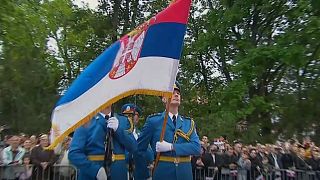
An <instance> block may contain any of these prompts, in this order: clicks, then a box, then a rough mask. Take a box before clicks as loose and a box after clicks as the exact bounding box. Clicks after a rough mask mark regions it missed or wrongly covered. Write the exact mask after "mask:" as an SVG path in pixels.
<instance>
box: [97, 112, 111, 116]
mask: <svg viewBox="0 0 320 180" xmlns="http://www.w3.org/2000/svg"><path fill="white" fill-rule="evenodd" d="M99 114H100V115H101V116H102V117H106V115H105V114H104V113H102V112H99ZM108 116H109V117H111V112H109V114H108Z"/></svg>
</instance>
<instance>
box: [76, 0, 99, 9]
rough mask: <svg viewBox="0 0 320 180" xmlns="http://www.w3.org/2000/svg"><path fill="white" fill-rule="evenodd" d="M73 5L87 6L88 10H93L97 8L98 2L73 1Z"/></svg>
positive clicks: (93, 0)
mask: <svg viewBox="0 0 320 180" xmlns="http://www.w3.org/2000/svg"><path fill="white" fill-rule="evenodd" d="M74 3H75V4H76V5H78V6H83V4H88V5H89V7H90V8H92V9H95V8H96V7H97V6H98V0H74Z"/></svg>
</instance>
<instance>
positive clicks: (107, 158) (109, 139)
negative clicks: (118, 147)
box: [103, 112, 114, 180]
mask: <svg viewBox="0 0 320 180" xmlns="http://www.w3.org/2000/svg"><path fill="white" fill-rule="evenodd" d="M111 117H113V112H111ZM107 122H108V121H106V126H107ZM107 131H108V132H107V134H106V141H105V151H104V152H105V153H104V161H103V167H104V168H105V170H106V174H107V177H108V180H110V179H111V169H110V168H111V164H112V154H113V153H112V152H113V148H114V147H113V133H114V132H113V129H111V128H108V130H107Z"/></svg>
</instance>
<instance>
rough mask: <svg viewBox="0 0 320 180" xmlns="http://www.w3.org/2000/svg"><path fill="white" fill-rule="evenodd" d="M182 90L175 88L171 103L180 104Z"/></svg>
mask: <svg viewBox="0 0 320 180" xmlns="http://www.w3.org/2000/svg"><path fill="white" fill-rule="evenodd" d="M180 98H181V96H180V91H178V90H174V91H173V94H172V97H171V103H170V104H171V105H180Z"/></svg>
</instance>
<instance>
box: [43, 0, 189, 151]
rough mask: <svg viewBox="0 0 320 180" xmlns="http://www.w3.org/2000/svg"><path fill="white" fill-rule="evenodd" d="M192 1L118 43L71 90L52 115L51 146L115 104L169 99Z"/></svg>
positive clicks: (175, 5) (184, 1)
mask: <svg viewBox="0 0 320 180" xmlns="http://www.w3.org/2000/svg"><path fill="white" fill-rule="evenodd" d="M190 4H191V0H176V1H175V2H172V3H171V4H170V5H169V6H168V7H167V8H166V9H164V10H163V11H161V12H160V13H158V14H157V15H156V16H154V17H153V18H151V19H150V20H149V21H147V22H145V23H143V24H142V25H140V26H139V27H137V28H136V29H135V30H133V31H132V32H130V33H129V34H127V35H125V36H123V37H122V38H120V39H119V40H118V41H117V42H115V43H113V44H112V45H111V46H110V47H108V48H107V49H106V50H105V51H104V52H103V53H102V54H101V55H99V56H98V57H97V58H96V59H95V60H94V61H93V62H92V63H91V64H90V65H89V66H88V67H87V68H86V69H85V70H84V71H83V72H82V73H81V74H80V76H79V77H78V78H77V79H76V80H75V81H74V82H73V83H72V84H71V86H70V88H69V89H68V90H67V91H66V93H65V95H64V96H63V97H61V99H60V100H59V101H58V103H57V104H56V106H55V108H54V110H53V113H52V128H51V145H50V147H49V148H51V149H52V148H54V147H55V146H56V145H57V144H58V143H59V142H61V141H62V140H63V139H64V137H66V136H67V135H68V134H70V133H71V132H73V131H74V130H75V129H76V128H78V127H79V126H81V125H83V124H84V123H86V122H88V121H89V120H90V119H91V118H92V117H93V116H94V115H95V114H96V113H98V112H99V111H100V110H101V109H103V108H105V107H108V106H110V105H111V104H113V103H115V102H117V101H118V100H119V99H121V98H124V97H127V96H130V95H134V94H147V95H158V96H160V95H161V96H171V94H172V91H173V85H174V82H175V79H176V74H177V71H178V65H179V59H180V56H181V51H182V46H183V39H184V35H185V32H186V24H187V21H188V16H189V9H190Z"/></svg>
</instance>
